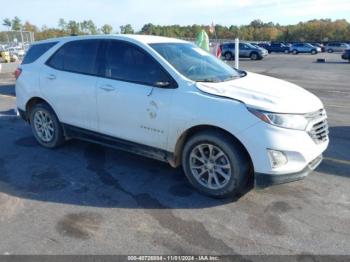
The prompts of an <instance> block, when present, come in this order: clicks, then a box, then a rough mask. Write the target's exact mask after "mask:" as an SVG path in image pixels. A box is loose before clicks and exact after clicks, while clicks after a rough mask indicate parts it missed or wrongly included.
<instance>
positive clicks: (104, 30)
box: [101, 24, 113, 35]
mask: <svg viewBox="0 0 350 262" xmlns="http://www.w3.org/2000/svg"><path fill="white" fill-rule="evenodd" d="M112 31H113V27H112V26H111V25H109V24H105V25H103V26H102V27H101V32H102V33H104V34H105V35H109V34H111V33H112Z"/></svg>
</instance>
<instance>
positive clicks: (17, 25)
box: [12, 16, 22, 31]
mask: <svg viewBox="0 0 350 262" xmlns="http://www.w3.org/2000/svg"><path fill="white" fill-rule="evenodd" d="M21 29H22V21H21V19H19V17H18V16H15V17H14V18H13V19H12V30H15V31H19V30H21Z"/></svg>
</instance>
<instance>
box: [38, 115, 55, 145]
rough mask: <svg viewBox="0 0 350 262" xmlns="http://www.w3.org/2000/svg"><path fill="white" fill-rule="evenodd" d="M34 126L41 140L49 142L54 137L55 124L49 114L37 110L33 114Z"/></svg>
mask: <svg viewBox="0 0 350 262" xmlns="http://www.w3.org/2000/svg"><path fill="white" fill-rule="evenodd" d="M33 119H34V128H35V132H36V134H37V135H38V137H39V138H40V139H41V140H42V141H43V142H46V143H47V142H50V141H52V139H53V138H54V134H55V126H54V123H53V121H52V118H51V116H50V114H48V113H47V112H45V111H43V110H38V111H36V112H35V114H34V118H33Z"/></svg>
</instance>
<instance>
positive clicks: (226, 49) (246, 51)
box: [220, 43, 268, 60]
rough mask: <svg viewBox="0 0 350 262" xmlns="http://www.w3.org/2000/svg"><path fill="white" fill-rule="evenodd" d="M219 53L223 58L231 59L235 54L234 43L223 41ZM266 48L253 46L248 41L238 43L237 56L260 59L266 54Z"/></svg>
mask: <svg viewBox="0 0 350 262" xmlns="http://www.w3.org/2000/svg"><path fill="white" fill-rule="evenodd" d="M220 47H221V53H222V56H223V58H224V59H225V60H232V59H234V56H235V43H224V44H222V45H221V46H220ZM267 54H268V52H267V50H265V49H263V48H261V47H255V46H253V45H251V44H249V43H239V57H245V58H250V59H251V60H261V59H263V58H264V57H265V56H267Z"/></svg>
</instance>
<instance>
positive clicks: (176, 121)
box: [167, 84, 259, 152]
mask: <svg viewBox="0 0 350 262" xmlns="http://www.w3.org/2000/svg"><path fill="white" fill-rule="evenodd" d="M171 114H172V116H171V119H172V121H171V125H170V128H169V136H168V148H167V150H168V151H170V152H174V151H175V147H176V143H177V141H178V140H179V138H180V137H181V136H182V135H183V134H184V133H185V132H186V131H187V130H189V129H190V128H192V127H196V126H200V125H209V126H215V127H219V128H221V129H224V130H226V131H227V132H229V133H231V134H232V135H234V136H235V137H236V138H237V139H238V140H240V134H241V132H242V131H244V130H246V129H247V128H249V127H250V126H252V125H254V124H256V123H257V122H258V121H259V120H258V119H257V118H256V117H255V116H253V115H252V114H251V113H249V111H248V110H247V108H246V106H245V105H244V104H243V103H242V102H240V101H237V100H233V99H230V98H224V97H218V96H215V95H210V94H207V93H205V92H202V91H200V90H199V89H197V88H196V87H195V86H194V84H188V85H187V86H181V87H180V88H179V89H178V92H176V94H175V95H174V102H173V108H172V112H171Z"/></svg>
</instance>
